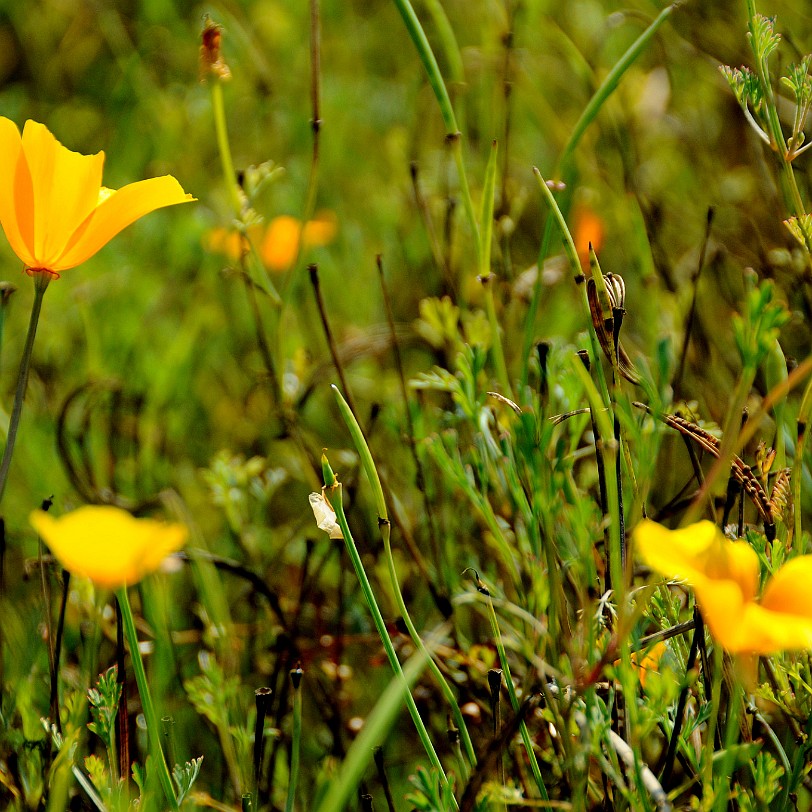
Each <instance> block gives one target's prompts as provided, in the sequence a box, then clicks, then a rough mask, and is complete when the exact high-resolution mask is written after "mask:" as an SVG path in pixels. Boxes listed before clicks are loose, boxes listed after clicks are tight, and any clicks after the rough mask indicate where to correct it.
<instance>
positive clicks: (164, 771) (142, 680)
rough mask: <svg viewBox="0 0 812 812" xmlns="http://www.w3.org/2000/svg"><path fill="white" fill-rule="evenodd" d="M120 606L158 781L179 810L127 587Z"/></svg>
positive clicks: (119, 594)
mask: <svg viewBox="0 0 812 812" xmlns="http://www.w3.org/2000/svg"><path fill="white" fill-rule="evenodd" d="M116 598H117V600H118V605H119V606H120V607H121V620H122V621H123V623H124V637H125V638H126V639H127V645H128V646H129V649H130V659H131V660H132V665H133V672H134V673H135V682H136V685H138V693H139V695H140V696H141V706H142V708H143V709H144V719H145V720H146V723H147V736H148V737H149V749H150V755H151V756H152V759H153V763H154V764H155V769H156V770H157V771H158V780H159V781H160V782H161V787H162V788H163V791H164V795H165V796H166V800H167V803H168V804H169V807H170V809H172V810H173V812H174V810H177V809H179V807H178V799H177V798H176V797H175V790H174V788H173V787H172V778H171V776H170V775H169V768H168V767H167V764H166V759H165V758H164V752H163V748H162V747H161V728H160V726H159V724H158V715H157V714H156V713H155V706H154V705H153V704H152V695H151V694H150V691H149V684H148V683H147V675H146V672H145V671H144V661H143V660H142V659H141V651H140V649H139V647H138V633H137V632H136V630H135V619H134V618H133V611H132V608H131V607H130V600H129V598H128V597H127V587H121V588H120V589H117V590H116Z"/></svg>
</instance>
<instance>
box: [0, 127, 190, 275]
mask: <svg viewBox="0 0 812 812" xmlns="http://www.w3.org/2000/svg"><path fill="white" fill-rule="evenodd" d="M103 165H104V153H103V152H98V153H96V155H80V154H79V153H78V152H72V151H71V150H69V149H67V148H66V147H63V146H62V144H60V143H59V141H57V140H56V138H54V136H53V135H52V134H51V132H50V131H49V130H48V128H47V127H46V126H45V125H43V124H38V123H37V122H36V121H27V122H26V124H25V127H24V128H23V134H22V136H20V132H19V130H18V129H17V126H16V125H15V124H14V122H13V121H10V120H9V119H7V118H3V117H0V224H2V226H3V231H5V233H6V237H7V238H8V241H9V243H10V244H11V247H12V249H14V253H15V254H17V256H18V257H19V258H20V259H21V260H22V261H23V262H24V263H25V266H26V269H27V270H28V271H29V272H30V273H36V272H44V273H48V274H50V275H51V276H54V277H56V276H58V275H59V272H60V271H64V270H67V269H68V268H73V267H74V266H76V265H79V264H81V263H82V262H84V261H85V260H87V259H89V258H90V257H91V256H93V254H95V253H96V252H97V251H98V250H99V249H100V248H102V247H103V246H104V245H106V244H107V243H108V242H109V241H110V240H111V239H112V238H113V237H115V236H116V234H118V233H119V231H121V230H122V229H123V228H125V227H126V226H128V225H130V224H131V223H133V222H135V221H136V220H138V219H139V218H140V217H143V216H144V215H145V214H149V212H151V211H154V210H155V209H160V208H162V207H164V206H173V205H175V204H176V203H185V202H187V201H190V200H194V198H193V197H192V196H191V195H188V194H186V193H185V192H184V191H183V189H182V188H181V186H180V184H179V183H178V182H177V181H176V180H175V178H173V177H172V176H171V175H164V176H163V177H159V178H151V179H149V180H142V181H138V182H137V183H130V184H128V185H127V186H124V187H122V188H121V189H118V190H117V191H116V190H114V189H108V188H106V187H104V186H102V185H101V180H102V166H103Z"/></svg>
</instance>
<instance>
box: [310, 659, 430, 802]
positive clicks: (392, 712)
mask: <svg viewBox="0 0 812 812" xmlns="http://www.w3.org/2000/svg"><path fill="white" fill-rule="evenodd" d="M427 663H428V660H427V658H426V657H425V656H424V655H423V654H422V653H421V652H419V651H418V652H417V653H416V654H414V655H413V656H412V657H411V659H410V660H408V661H407V662H406V664H405V665H404V667H403V675H402V677H400V676H395V677H394V678H393V679H392V681H391V682H390V683H389V686H388V687H387V689H386V690H385V691H384V692H383V694H382V696H381V698H380V699H379V700H378V702H377V704H376V705H375V707H374V708H373V710H372V713H370V715H369V716H368V717H367V720H366V722H364V727H363V728H362V730H361V732H360V733H359V735H358V738H357V739H356V740H355V741H354V742H353V743H352V746H351V747H350V749H349V752H348V753H347V756H346V758H345V759H344V761H343V762H342V764H341V767H340V768H339V777H338V778H337V779H336V781H335V782H334V783H333V784H332V785H331V786H330V787H328V789H327V791H326V792H325V793H324V795H323V798H324V800H323V801H322V802H321V803H320V804H319V806H318V807H317V808H316V809H317V812H341V810H342V809H344V807H345V806H346V805H347V803H348V802H349V801H350V798H352V796H353V795H354V794H355V791H356V789H357V787H358V784H359V783H360V782H361V778H362V777H363V774H364V770H366V768H367V765H368V764H369V762H370V761H371V760H372V749H373V748H374V747H375V746H376V745H379V744H381V743H382V742H383V740H384V739H385V738H386V735H387V733H388V732H389V731H390V730H391V728H392V726H393V725H394V724H395V721H396V720H397V718H398V714H399V713H400V711H401V709H402V708H403V702H404V699H405V698H406V696H407V694H408V693H409V691H410V689H411V687H412V686H413V685H414V684H415V682H417V679H418V677H419V676H420V675H421V674H422V673H423V669H424V668H425V667H426V665H427Z"/></svg>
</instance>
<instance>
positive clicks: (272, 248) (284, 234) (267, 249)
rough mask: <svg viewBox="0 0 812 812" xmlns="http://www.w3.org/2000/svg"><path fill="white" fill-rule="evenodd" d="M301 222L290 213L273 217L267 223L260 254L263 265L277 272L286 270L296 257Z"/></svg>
mask: <svg viewBox="0 0 812 812" xmlns="http://www.w3.org/2000/svg"><path fill="white" fill-rule="evenodd" d="M301 233H302V224H301V223H300V222H299V221H298V220H297V219H296V218H295V217H291V216H290V215H287V214H283V215H282V216H280V217H275V218H274V219H273V220H271V222H270V223H269V224H268V230H267V231H266V232H265V239H264V240H263V241H262V246H261V248H260V256H261V257H262V261H263V263H264V264H265V266H266V267H267V268H268V269H269V270H271V271H276V272H277V273H282V272H283V271H287V270H288V268H290V266H291V265H292V264H293V261H294V260H295V259H296V252H297V251H298V250H299V237H300V236H301Z"/></svg>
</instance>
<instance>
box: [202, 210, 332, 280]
mask: <svg viewBox="0 0 812 812" xmlns="http://www.w3.org/2000/svg"><path fill="white" fill-rule="evenodd" d="M337 232H338V223H337V220H336V216H335V214H333V212H331V211H323V212H318V213H317V214H316V216H315V217H314V218H313V219H312V220H310V221H308V222H307V223H305V226H304V228H302V222H301V220H297V219H296V218H295V217H291V216H290V215H288V214H283V215H280V216H279V217H275V218H274V219H273V220H271V222H270V223H268V227H267V228H266V229H265V230H264V231H263V229H262V227H261V226H251V227H249V229H248V231H247V234H246V235H242V234H240V233H239V232H237V231H233V230H231V231H229V230H226V229H224V228H215V229H212V230H211V231H210V232H209V234H208V235H207V237H206V240H205V247H206V248H207V249H208V250H209V251H215V252H216V253H218V254H223V255H224V256H227V257H228V258H229V259H230V260H232V261H233V262H236V261H237V260H239V258H240V257H241V256H242V255H243V254H244V253H246V252H247V251H248V250H249V248H250V246H249V243H248V240H250V241H251V242H252V243H253V244H254V245H256V246H257V250H258V251H259V255H260V257H261V259H262V263H263V264H264V265H265V267H266V268H267V269H268V270H269V271H272V272H273V273H284V272H285V271H288V270H290V267H291V265H293V263H294V261H295V260H296V255H297V254H298V252H299V242H300V241H301V244H302V249H306V248H314V247H317V246H320V245H327V244H328V243H330V242H332V240H333V239H335V235H336V233H337Z"/></svg>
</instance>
